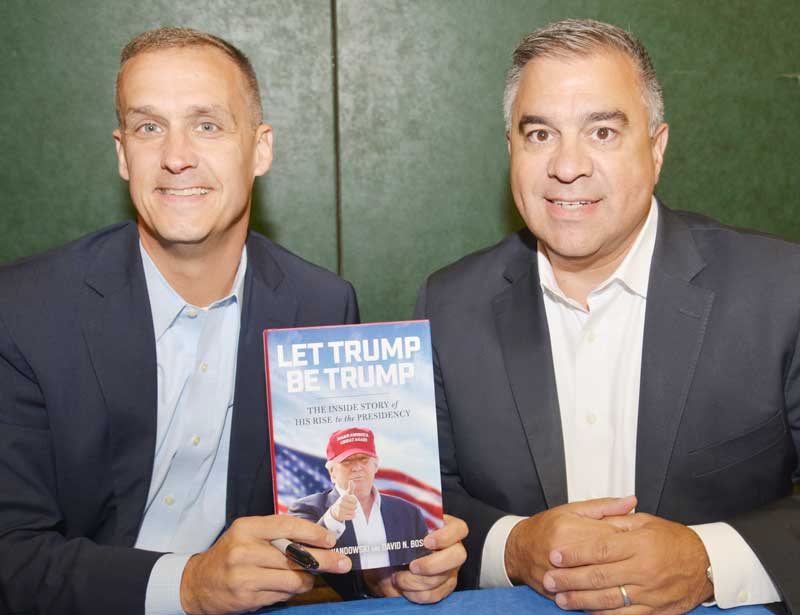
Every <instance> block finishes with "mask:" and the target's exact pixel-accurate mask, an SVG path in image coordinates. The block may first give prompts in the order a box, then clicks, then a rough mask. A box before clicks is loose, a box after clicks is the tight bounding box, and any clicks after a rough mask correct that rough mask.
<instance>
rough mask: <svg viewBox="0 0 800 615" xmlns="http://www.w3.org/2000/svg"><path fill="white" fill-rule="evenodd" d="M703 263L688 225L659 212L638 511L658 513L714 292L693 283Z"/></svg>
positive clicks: (642, 398) (645, 356)
mask: <svg viewBox="0 0 800 615" xmlns="http://www.w3.org/2000/svg"><path fill="white" fill-rule="evenodd" d="M704 266H705V263H704V262H703V259H702V257H701V256H700V254H699V252H698V251H697V247H696V246H695V243H694V240H693V238H692V236H691V233H690V231H689V229H688V227H687V226H686V224H685V223H684V222H683V221H682V220H681V219H680V218H678V217H677V216H676V215H675V214H673V213H672V212H670V211H669V210H668V209H666V208H664V207H661V208H660V210H659V223H658V233H657V237H656V245H655V250H654V252H653V261H652V265H651V268H650V283H649V286H648V292H647V309H646V314H645V325H644V340H643V346H642V369H641V383H640V391H639V419H638V427H637V438H636V495H637V497H638V499H639V505H638V507H637V510H640V511H642V512H649V513H656V512H657V511H658V506H659V502H660V499H661V492H662V489H663V487H664V481H665V479H666V474H667V467H668V465H669V461H670V457H671V455H672V450H673V448H674V446H675V439H676V437H677V433H678V427H679V425H680V422H681V417H682V416H683V410H684V407H685V404H686V398H687V395H688V391H689V387H690V385H691V382H692V378H693V376H694V371H695V366H696V364H697V359H698V356H699V354H700V349H701V347H702V344H703V337H704V334H705V331H706V326H707V323H708V318H709V314H710V312H711V305H712V302H713V300H714V293H713V292H711V291H709V290H707V289H704V288H701V287H699V286H696V285H693V284H691V280H692V278H694V276H695V275H697V273H698V272H700V271H701V270H702V269H703V267H704Z"/></svg>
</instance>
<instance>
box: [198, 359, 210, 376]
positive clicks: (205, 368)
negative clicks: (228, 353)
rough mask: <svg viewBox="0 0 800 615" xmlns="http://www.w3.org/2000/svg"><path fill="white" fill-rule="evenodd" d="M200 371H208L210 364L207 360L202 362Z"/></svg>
mask: <svg viewBox="0 0 800 615" xmlns="http://www.w3.org/2000/svg"><path fill="white" fill-rule="evenodd" d="M200 371H201V372H203V373H204V374H205V373H206V372H207V371H208V364H207V363H206V362H205V361H204V362H203V363H201V364H200Z"/></svg>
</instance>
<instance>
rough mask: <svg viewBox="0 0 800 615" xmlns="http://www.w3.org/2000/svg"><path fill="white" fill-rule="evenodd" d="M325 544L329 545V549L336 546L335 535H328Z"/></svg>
mask: <svg viewBox="0 0 800 615" xmlns="http://www.w3.org/2000/svg"><path fill="white" fill-rule="evenodd" d="M325 543H326V544H327V545H328V546H329V547H332V546H333V545H335V544H336V538H335V537H334V536H333V534H328V535H327V536H326V537H325Z"/></svg>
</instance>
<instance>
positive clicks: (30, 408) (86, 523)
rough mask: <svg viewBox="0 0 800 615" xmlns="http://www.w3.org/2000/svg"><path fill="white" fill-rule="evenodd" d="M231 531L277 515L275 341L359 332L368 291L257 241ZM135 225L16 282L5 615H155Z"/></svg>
mask: <svg viewBox="0 0 800 615" xmlns="http://www.w3.org/2000/svg"><path fill="white" fill-rule="evenodd" d="M247 255H248V267H247V275H246V276H245V284H244V300H243V304H242V317H241V328H240V334H239V347H238V358H237V370H236V384H235V395H234V411H233V420H232V427H231V443H232V444H231V450H230V459H229V466H228V487H227V517H226V519H227V524H230V523H231V522H232V521H233V520H234V519H235V518H237V517H240V516H243V515H252V514H270V513H272V512H273V498H272V478H271V477H272V473H271V470H270V467H269V454H268V449H269V447H268V439H267V438H268V434H267V409H266V408H267V406H266V385H265V376H264V348H263V343H262V331H263V330H264V329H265V328H268V327H295V326H303V325H327V324H341V323H353V322H356V321H357V320H358V307H357V304H356V299H355V294H354V292H353V289H352V287H351V286H350V285H349V284H348V283H346V282H344V281H342V280H340V279H339V278H337V277H336V276H334V275H333V274H332V273H330V272H327V271H325V270H323V269H321V268H319V267H316V266H314V265H311V264H310V263H307V262H305V261H303V260H302V259H300V258H298V257H297V256H294V255H292V254H291V253H289V252H287V251H286V250H284V249H282V248H280V247H279V246H277V245H275V244H274V243H272V242H270V241H269V240H268V239H266V238H264V237H262V236H260V235H257V234H255V233H250V235H249V236H248V239H247ZM156 388H157V385H156V350H155V340H154V334H153V320H152V316H151V314H150V303H149V300H148V297H147V288H146V285H145V278H144V270H143V268H142V262H141V256H140V252H139V246H138V233H137V230H136V226H135V224H133V223H124V224H119V225H116V226H113V227H110V228H108V229H105V230H103V231H100V232H98V233H95V234H93V235H90V236H88V237H85V238H83V239H80V240H78V241H76V242H74V243H71V244H69V245H67V246H64V247H62V248H59V249H57V250H55V251H53V252H50V253H47V254H44V255H39V256H35V257H32V258H30V259H26V260H24V261H20V262H18V263H13V264H10V265H5V266H3V267H2V268H0V613H4V612H14V613H34V612H35V613H50V614H55V613H58V614H59V615H66V614H69V613H81V614H86V613H115V614H117V615H121V614H126V613H131V614H133V613H142V612H143V609H144V597H145V589H146V586H147V580H148V578H149V575H150V569H151V568H152V566H153V564H154V563H155V561H156V559H158V557H159V556H160V555H161V554H159V553H150V552H146V551H141V550H138V549H132V548H131V547H132V545H133V544H134V542H135V540H136V537H137V535H138V532H139V527H140V525H141V522H142V517H143V512H144V505H145V499H146V497H147V493H148V489H149V484H150V478H151V474H152V466H153V449H154V446H155V436H156V411H157V398H156V395H157V391H156Z"/></svg>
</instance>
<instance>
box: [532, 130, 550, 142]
mask: <svg viewBox="0 0 800 615" xmlns="http://www.w3.org/2000/svg"><path fill="white" fill-rule="evenodd" d="M528 140H529V141H533V142H535V143H547V142H548V141H549V140H550V132H549V131H547V130H545V129H544V128H540V129H538V130H534V131H532V132H531V133H529V134H528Z"/></svg>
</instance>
